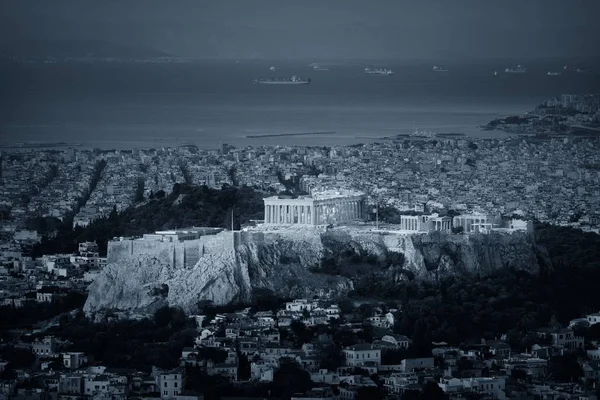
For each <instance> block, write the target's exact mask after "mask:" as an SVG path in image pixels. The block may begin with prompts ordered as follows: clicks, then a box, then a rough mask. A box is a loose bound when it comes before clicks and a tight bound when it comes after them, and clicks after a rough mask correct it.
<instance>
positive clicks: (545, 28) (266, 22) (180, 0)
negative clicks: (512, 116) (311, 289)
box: [0, 0, 600, 59]
mask: <svg viewBox="0 0 600 400" xmlns="http://www.w3.org/2000/svg"><path fill="white" fill-rule="evenodd" d="M598 15H600V1H599V0H320V1H318V0H211V1H207V0H50V1H46V0H0V43H4V44H9V45H16V44H20V43H23V41H32V40H34V41H35V40H104V41H109V42H114V43H118V44H122V45H130V46H138V47H147V48H152V49H156V50H160V51H164V52H167V53H170V54H173V55H177V56H185V57H201V58H274V59H275V58H321V59H323V58H326V59H337V58H355V59H358V58H390V59H391V58H395V59H476V58H519V57H526V58H553V57H584V56H590V55H600V54H598V53H600V50H598V49H600V23H597V16H598Z"/></svg>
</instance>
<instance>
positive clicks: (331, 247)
mask: <svg viewBox="0 0 600 400" xmlns="http://www.w3.org/2000/svg"><path fill="white" fill-rule="evenodd" d="M259 238H260V239H259ZM211 240H212V241H223V245H222V246H219V250H218V251H214V252H207V253H203V254H202V256H201V257H200V259H199V260H198V262H196V263H195V265H193V266H191V267H185V268H182V267H181V266H180V265H178V264H177V263H173V262H171V260H170V258H171V259H172V257H171V256H170V255H169V254H168V252H162V253H161V252H151V251H150V252H148V253H147V254H132V255H129V254H123V255H122V256H120V257H119V259H118V260H113V261H112V262H110V263H109V265H108V266H107V267H106V268H105V269H104V270H103V272H102V273H101V274H100V276H99V277H98V278H97V279H96V280H95V281H94V282H93V283H92V285H91V286H90V290H89V297H88V300H87V302H86V304H85V307H84V311H85V312H86V314H88V315H93V316H96V317H98V316H100V315H102V314H103V313H104V312H106V311H109V310H110V311H115V312H117V313H119V314H120V315H124V316H134V315H140V314H150V313H152V312H153V311H155V310H156V309H158V308H160V307H161V306H163V305H170V306H179V307H182V308H183V309H184V310H185V311H186V312H194V311H195V307H196V305H197V302H198V301H199V300H211V301H213V302H214V303H215V304H227V303H230V302H235V301H248V300H250V299H251V296H252V292H253V290H254V289H256V288H266V289H269V290H271V291H273V292H275V293H276V294H278V295H281V296H284V297H308V296H313V295H331V296H336V295H341V294H344V293H347V292H348V291H350V290H352V289H353V288H354V284H355V283H357V281H358V280H360V279H361V277H360V275H354V276H349V275H346V276H347V277H342V276H333V275H324V274H321V273H315V272H311V271H315V270H318V268H319V266H320V265H321V261H322V260H323V258H327V257H336V256H338V255H340V254H350V253H352V254H356V255H361V257H363V258H364V257H368V256H370V257H371V263H372V264H373V265H375V264H376V265H387V267H386V268H381V269H378V268H377V267H375V266H372V271H370V272H373V273H381V274H382V278H384V277H385V278H389V277H390V275H391V276H393V277H395V278H396V279H400V277H406V276H407V275H411V278H412V277H413V276H414V277H417V278H421V279H438V278H439V277H441V276H447V275H452V274H466V273H475V274H488V273H490V272H491V271H493V270H495V269H498V268H502V267H506V266H509V267H512V268H515V269H522V270H526V271H529V272H531V273H538V272H539V268H540V267H539V264H538V259H539V252H538V251H537V250H536V247H535V244H534V243H533V241H532V239H531V237H530V236H529V235H528V234H526V233H513V234H500V233H493V234H489V235H470V236H469V235H450V234H437V233H435V234H431V235H401V234H394V233H389V234H383V233H378V232H370V231H368V230H360V229H351V228H335V229H332V230H330V231H327V232H325V231H322V230H317V229H310V228H303V229H295V230H276V231H271V232H258V233H254V234H253V233H249V234H247V235H246V236H245V237H244V239H243V240H238V241H237V242H235V241H234V240H233V236H232V235H231V233H228V232H223V233H221V234H219V235H216V236H215V238H213V239H211ZM234 243H236V244H235V245H234ZM163 253H166V254H163ZM394 254H402V255H403V256H402V257H400V258H396V260H398V259H400V260H402V262H401V263H402V265H392V264H393V262H386V260H388V259H389V260H391V259H392V258H393V257H391V255H394ZM373 260H378V262H373ZM386 263H387V264H386ZM371 275H372V274H371Z"/></svg>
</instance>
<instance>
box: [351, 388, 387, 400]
mask: <svg viewBox="0 0 600 400" xmlns="http://www.w3.org/2000/svg"><path fill="white" fill-rule="evenodd" d="M383 398H384V395H383V393H382V392H381V390H380V389H379V388H378V387H377V386H361V387H359V388H358V390H357V391H356V397H355V399H356V400H378V399H383Z"/></svg>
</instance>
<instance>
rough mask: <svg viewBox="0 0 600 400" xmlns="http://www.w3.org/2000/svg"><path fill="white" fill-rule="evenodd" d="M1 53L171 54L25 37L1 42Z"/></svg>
mask: <svg viewBox="0 0 600 400" xmlns="http://www.w3.org/2000/svg"><path fill="white" fill-rule="evenodd" d="M0 55H2V56H4V57H11V58H56V59H63V58H80V57H91V58H125V59H142V58H159V57H171V55H170V54H167V53H164V52H162V51H159V50H156V49H151V48H146V47H139V46H127V45H122V44H118V43H113V42H107V41H104V40H24V41H19V42H15V43H10V44H0Z"/></svg>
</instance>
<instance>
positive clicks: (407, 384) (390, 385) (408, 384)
mask: <svg viewBox="0 0 600 400" xmlns="http://www.w3.org/2000/svg"><path fill="white" fill-rule="evenodd" d="M383 382H384V384H383V386H384V388H385V390H386V392H387V393H389V394H396V395H402V393H404V391H406V390H411V389H412V388H413V387H415V386H418V387H419V389H420V387H421V386H420V385H419V377H418V376H417V375H416V374H413V373H412V372H395V373H392V374H391V375H389V376H386V377H384V378H383Z"/></svg>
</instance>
